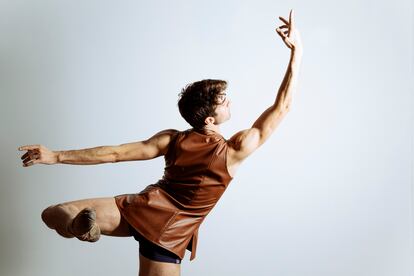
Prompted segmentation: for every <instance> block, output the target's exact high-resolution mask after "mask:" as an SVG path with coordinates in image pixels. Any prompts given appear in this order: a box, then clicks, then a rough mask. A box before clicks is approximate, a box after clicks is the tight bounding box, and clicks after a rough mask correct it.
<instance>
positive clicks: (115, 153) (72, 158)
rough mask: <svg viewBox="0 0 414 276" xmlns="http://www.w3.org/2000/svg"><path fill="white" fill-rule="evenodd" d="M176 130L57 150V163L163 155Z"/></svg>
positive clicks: (78, 162) (133, 158)
mask: <svg viewBox="0 0 414 276" xmlns="http://www.w3.org/2000/svg"><path fill="white" fill-rule="evenodd" d="M176 132H177V131H176V130H173V129H168V130H163V131H160V132H158V133H157V134H155V135H154V136H152V137H151V138H149V139H147V140H144V141H139V142H134V143H127V144H121V145H118V146H100V147H95V148H88V149H80V150H68V151H57V152H55V153H56V154H57V163H62V164H75V165H93V164H102V163H116V162H122V161H133V160H148V159H153V158H156V157H158V156H161V155H164V154H165V153H166V151H167V149H168V145H169V143H170V141H171V138H172V136H173V134H174V133H176Z"/></svg>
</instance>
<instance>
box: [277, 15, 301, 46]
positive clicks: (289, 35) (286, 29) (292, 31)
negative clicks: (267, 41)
mask: <svg viewBox="0 0 414 276" xmlns="http://www.w3.org/2000/svg"><path fill="white" fill-rule="evenodd" d="M279 19H280V20H281V21H283V23H285V24H284V25H281V26H279V27H278V28H276V32H277V33H278V34H279V35H280V37H281V38H282V39H283V42H284V43H285V44H286V46H288V48H289V49H291V50H293V51H300V52H302V51H303V48H302V41H301V38H300V33H299V30H298V29H296V26H295V19H294V13H293V10H290V13H289V21H287V20H286V19H284V18H283V17H281V16H279Z"/></svg>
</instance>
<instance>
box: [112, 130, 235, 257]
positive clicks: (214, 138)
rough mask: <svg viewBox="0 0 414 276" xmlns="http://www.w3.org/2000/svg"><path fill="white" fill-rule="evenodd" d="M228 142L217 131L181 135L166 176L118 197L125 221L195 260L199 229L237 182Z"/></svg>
mask: <svg viewBox="0 0 414 276" xmlns="http://www.w3.org/2000/svg"><path fill="white" fill-rule="evenodd" d="M227 147H228V145H227V141H226V140H225V139H224V138H223V136H221V135H220V134H218V133H216V132H213V131H201V130H200V131H199V130H197V131H195V130H193V129H191V130H186V131H182V132H178V133H177V134H176V135H175V137H174V138H173V139H172V141H171V143H170V145H169V149H168V151H167V153H166V155H165V156H164V158H165V170H164V176H163V178H162V179H161V180H159V181H158V182H157V183H156V184H151V185H149V186H147V187H146V188H145V189H144V190H143V191H141V192H140V193H138V194H125V195H119V196H116V197H115V200H116V203H117V205H118V208H119V210H120V212H121V214H122V216H123V217H124V218H125V219H126V220H127V221H128V223H129V224H130V225H131V226H132V227H134V228H135V229H136V230H137V231H138V232H139V233H140V234H141V235H143V236H144V237H145V238H146V239H148V240H150V241H151V242H153V243H155V244H157V245H159V246H161V247H163V248H165V249H167V250H169V251H171V252H173V253H175V254H176V255H177V256H179V257H180V258H181V259H183V258H184V254H185V250H186V249H188V250H190V251H191V257H190V260H193V259H194V258H195V255H196V247H197V238H198V229H199V226H200V224H201V223H202V221H203V220H204V218H205V217H206V216H207V214H208V213H209V212H210V211H211V209H212V208H213V207H214V206H215V204H216V203H217V201H218V200H219V199H220V197H221V195H222V194H223V193H224V191H225V189H226V188H227V186H228V184H229V183H230V181H231V180H232V177H231V176H230V175H229V173H228V171H227V165H226V157H227Z"/></svg>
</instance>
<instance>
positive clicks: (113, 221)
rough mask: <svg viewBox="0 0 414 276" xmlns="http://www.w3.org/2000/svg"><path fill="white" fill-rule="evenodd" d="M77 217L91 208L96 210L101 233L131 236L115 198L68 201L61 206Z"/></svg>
mask: <svg viewBox="0 0 414 276" xmlns="http://www.w3.org/2000/svg"><path fill="white" fill-rule="evenodd" d="M59 206H60V207H62V208H64V209H65V210H67V212H69V214H70V216H72V217H75V216H76V215H77V214H78V213H79V212H80V211H81V210H82V209H84V208H86V207H91V208H94V209H95V210H96V222H97V223H98V225H99V227H100V228H101V233H102V234H104V235H108V236H117V237H128V236H131V232H130V229H129V227H128V223H127V222H126V221H125V220H124V219H123V218H122V216H121V213H120V212H119V209H118V207H117V205H116V203H115V198H113V197H103V198H88V199H82V200H76V201H68V202H64V203H61V204H59Z"/></svg>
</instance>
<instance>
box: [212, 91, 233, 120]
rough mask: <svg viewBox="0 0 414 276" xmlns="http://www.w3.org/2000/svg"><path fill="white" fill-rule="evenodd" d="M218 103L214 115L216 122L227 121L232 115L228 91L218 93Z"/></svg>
mask: <svg viewBox="0 0 414 276" xmlns="http://www.w3.org/2000/svg"><path fill="white" fill-rule="evenodd" d="M217 101H218V105H217V106H216V109H215V112H216V116H214V119H215V124H217V125H218V124H221V123H224V122H225V121H227V120H229V119H230V117H231V114H230V100H229V99H228V98H227V95H226V93H224V92H223V93H220V94H218V98H217Z"/></svg>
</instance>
